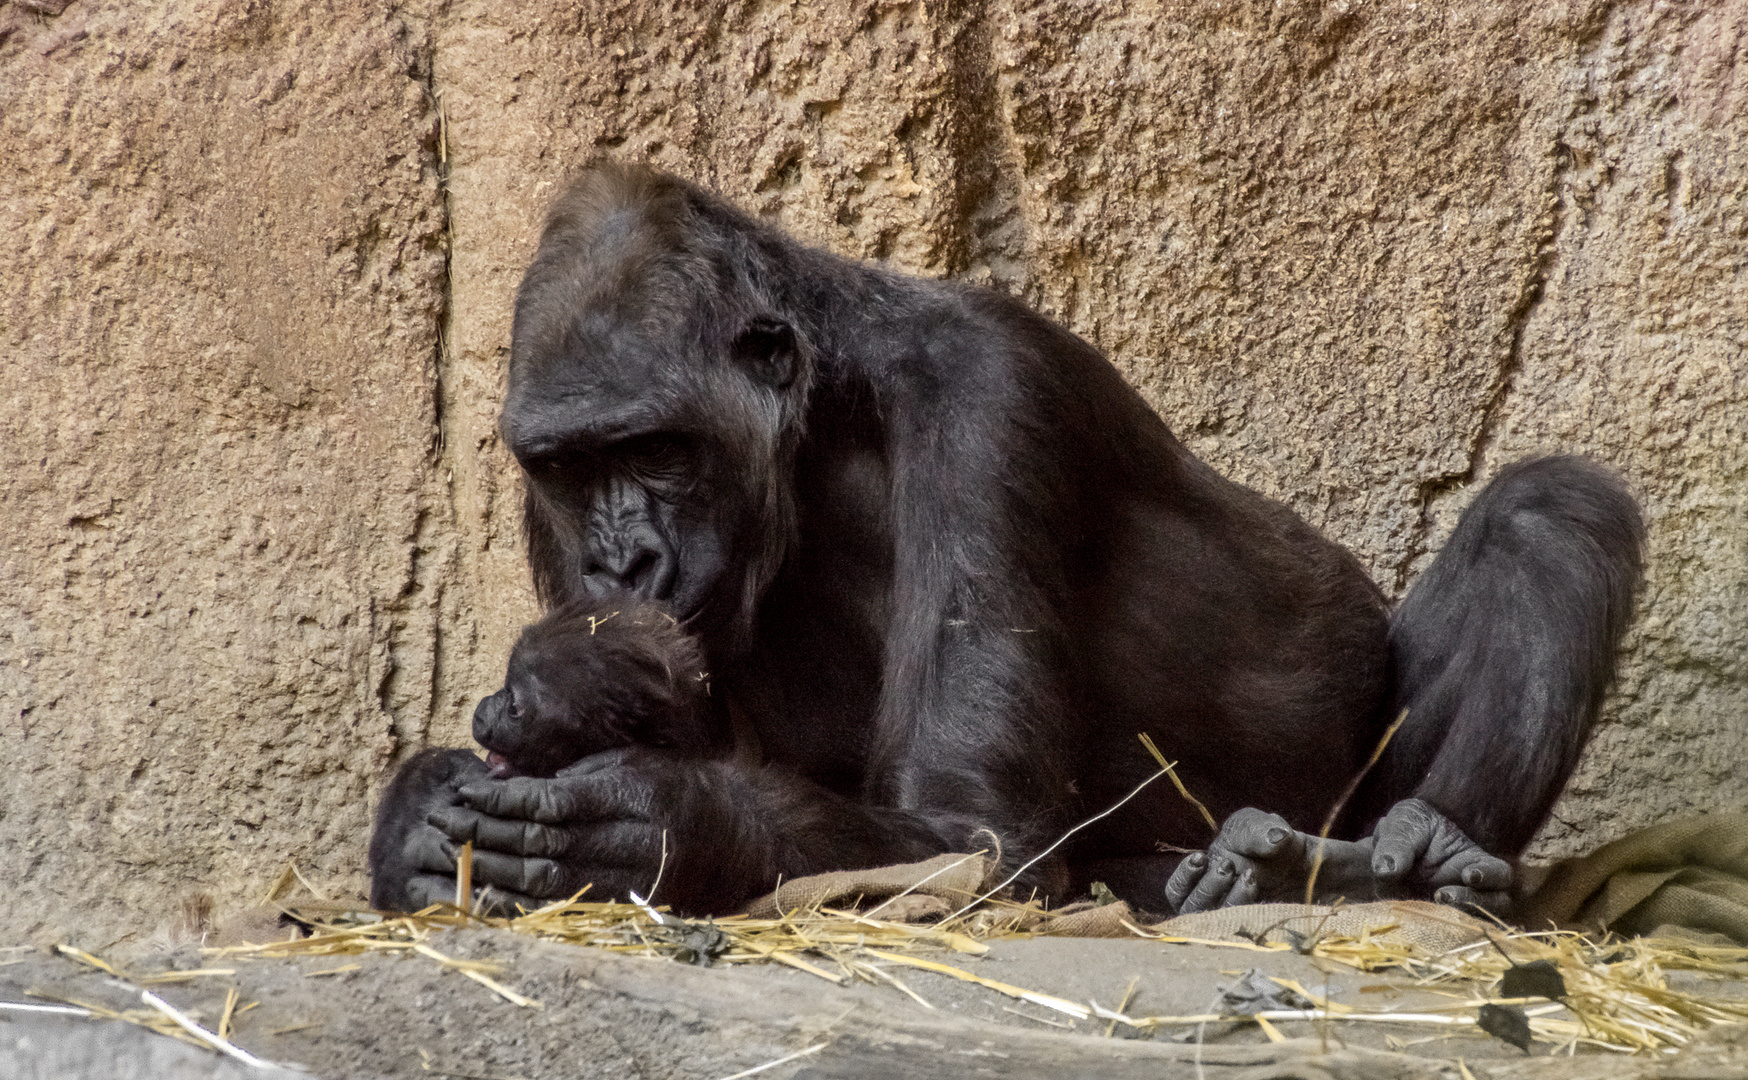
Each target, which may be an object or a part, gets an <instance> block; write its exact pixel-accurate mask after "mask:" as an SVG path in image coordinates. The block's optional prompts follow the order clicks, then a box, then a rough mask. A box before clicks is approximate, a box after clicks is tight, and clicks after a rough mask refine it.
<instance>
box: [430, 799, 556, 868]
mask: <svg viewBox="0 0 1748 1080" xmlns="http://www.w3.org/2000/svg"><path fill="white" fill-rule="evenodd" d="M430 821H431V824H432V825H434V826H436V827H437V828H439V829H441V830H443V832H444V833H445V834H446V835H447V836H448V837H449V838H450V840H452V841H453V842H454V843H456V844H465V843H467V842H468V841H470V840H471V841H472V842H473V845H474V847H475V849H476V850H479V851H500V852H504V853H505V854H509V855H520V856H525V857H526V856H548V857H556V856H559V855H563V854H564V853H565V852H566V851H568V850H570V846H571V845H570V835H569V834H568V833H567V832H566V831H565V830H563V829H559V828H555V827H553V826H551V825H541V824H539V823H538V822H533V821H505V820H504V819H502V818H495V817H490V816H488V815H486V814H482V813H480V812H479V811H477V810H470V809H468V808H467V807H465V806H456V807H448V808H445V809H440V810H434V811H432V812H431V817H430ZM451 863H452V864H453V859H452V860H451Z"/></svg>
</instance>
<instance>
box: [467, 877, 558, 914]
mask: <svg viewBox="0 0 1748 1080" xmlns="http://www.w3.org/2000/svg"><path fill="white" fill-rule="evenodd" d="M572 891H573V892H574V891H575V890H572ZM568 899H570V896H569V894H566V895H565V896H555V897H553V898H552V900H541V899H539V898H538V897H533V896H529V895H528V894H526V893H519V892H516V891H515V890H513V889H500V888H498V887H497V886H495V885H487V886H485V887H484V888H480V889H475V890H474V891H473V904H474V910H475V911H476V912H479V913H480V914H482V915H496V916H498V917H499V918H505V919H513V918H515V917H516V916H518V915H523V914H526V913H528V912H530V911H533V910H535V909H536V908H541V907H545V906H546V905H547V904H550V903H552V901H553V900H568Z"/></svg>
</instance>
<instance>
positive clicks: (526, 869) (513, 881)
mask: <svg viewBox="0 0 1748 1080" xmlns="http://www.w3.org/2000/svg"><path fill="white" fill-rule="evenodd" d="M473 880H474V883H475V884H479V885H490V886H492V887H494V888H497V889H507V890H509V891H511V892H517V893H524V894H526V895H528V896H531V897H535V898H538V899H543V900H557V899H561V898H562V897H564V896H569V895H570V894H571V893H572V892H574V891H575V890H574V889H567V888H566V887H565V885H566V882H565V874H564V868H563V867H561V866H560V865H559V864H558V863H556V862H554V861H552V860H551V859H524V858H521V857H520V856H516V855H505V854H502V853H501V852H496V851H475V852H474V853H473Z"/></svg>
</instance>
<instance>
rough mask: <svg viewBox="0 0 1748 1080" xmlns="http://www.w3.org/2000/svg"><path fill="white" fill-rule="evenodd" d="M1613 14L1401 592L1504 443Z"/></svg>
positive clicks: (1595, 27)
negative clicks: (1467, 424)
mask: <svg viewBox="0 0 1748 1080" xmlns="http://www.w3.org/2000/svg"><path fill="white" fill-rule="evenodd" d="M1613 15H1614V12H1613V5H1605V6H1604V12H1603V14H1602V16H1601V17H1600V19H1599V20H1598V22H1597V23H1593V24H1592V25H1591V27H1590V31H1591V32H1589V33H1586V34H1583V35H1581V36H1580V40H1579V44H1580V50H1581V51H1580V53H1579V55H1578V57H1577V61H1576V65H1575V66H1576V67H1577V68H1578V69H1579V70H1581V71H1582V72H1583V73H1584V78H1583V81H1582V84H1581V86H1580V89H1579V90H1578V91H1577V92H1576V97H1577V100H1576V101H1574V102H1573V107H1572V108H1570V109H1569V110H1568V111H1567V114H1566V116H1565V118H1564V119H1563V120H1562V121H1561V122H1560V124H1559V125H1558V128H1557V130H1556V131H1555V133H1554V138H1553V167H1552V169H1551V170H1550V171H1549V174H1548V182H1547V184H1546V186H1545V188H1544V189H1543V206H1544V210H1543V221H1542V223H1541V226H1540V228H1539V229H1538V230H1537V235H1536V251H1535V256H1534V258H1533V259H1532V260H1531V263H1530V267H1529V272H1528V274H1527V275H1526V277H1525V279H1524V282H1523V285H1522V287H1521V289H1520V290H1519V293H1518V298H1517V300H1516V302H1515V303H1514V304H1513V305H1512V307H1511V310H1510V311H1509V312H1508V313H1507V315H1506V319H1505V326H1504V328H1503V330H1502V331H1501V333H1502V335H1509V341H1508V342H1507V343H1506V345H1505V347H1504V351H1503V353H1502V354H1500V356H1499V357H1498V362H1497V366H1496V369H1495V371H1494V375H1493V381H1492V386H1491V388H1490V390H1489V391H1488V395H1487V401H1486V404H1484V405H1483V406H1482V408H1481V413H1480V418H1479V420H1478V421H1477V422H1476V424H1475V426H1474V428H1473V430H1472V432H1471V434H1470V437H1469V444H1468V447H1467V451H1466V455H1465V456H1466V459H1467V460H1466V462H1465V464H1464V466H1463V468H1462V469H1460V470H1457V471H1454V472H1444V473H1440V474H1439V475H1437V476H1434V477H1431V478H1428V479H1425V480H1422V481H1420V482H1419V483H1418V484H1416V486H1415V504H1416V505H1417V506H1418V507H1419V513H1418V518H1417V520H1416V522H1415V525H1414V532H1413V535H1412V536H1411V537H1410V539H1409V542H1408V544H1407V548H1406V553H1405V555H1404V556H1403V558H1402V560H1401V561H1400V562H1399V563H1398V564H1397V568H1396V575H1395V578H1396V579H1395V593H1396V595H1397V596H1401V595H1402V594H1403V593H1405V592H1406V591H1407V589H1408V586H1409V584H1410V581H1411V579H1412V578H1413V577H1414V576H1415V571H1416V569H1417V568H1418V567H1419V566H1420V564H1421V563H1422V562H1423V561H1424V560H1425V558H1426V557H1427V555H1428V554H1429V553H1430V552H1431V551H1432V546H1433V540H1434V533H1435V531H1436V528H1437V519H1438V517H1439V509H1440V507H1441V505H1442V504H1444V503H1445V502H1447V501H1449V500H1450V499H1453V498H1456V497H1459V496H1460V495H1461V494H1462V493H1463V492H1465V491H1466V490H1467V489H1468V488H1469V487H1470V485H1472V484H1473V483H1474V481H1475V480H1476V478H1477V477H1478V476H1480V475H1481V474H1482V472H1483V471H1484V470H1485V469H1486V467H1487V463H1488V460H1489V458H1490V457H1491V455H1492V452H1493V449H1494V447H1495V446H1496V445H1497V444H1498V442H1499V438H1500V433H1501V431H1502V430H1503V428H1504V425H1505V419H1506V416H1507V412H1508V404H1509V402H1510V400H1511V397H1512V394H1513V392H1514V391H1515V390H1516V389H1517V380H1518V376H1519V375H1520V374H1521V373H1522V371H1523V368H1524V340H1525V338H1526V336H1527V334H1528V332H1529V327H1530V324H1531V322H1532V321H1533V320H1534V318H1535V316H1536V313H1537V311H1539V310H1540V308H1541V306H1542V302H1543V300H1544V299H1546V296H1547V290H1548V283H1549V281H1550V280H1552V279H1553V276H1554V271H1555V268H1556V267H1557V266H1558V265H1559V263H1560V262H1561V258H1560V256H1561V254H1562V252H1564V251H1566V250H1567V248H1568V247H1569V244H1570V240H1569V237H1568V233H1569V232H1570V230H1571V228H1572V223H1573V219H1574V218H1575V217H1578V216H1580V215H1575V214H1574V213H1573V209H1574V205H1573V198H1572V193H1571V186H1572V183H1573V177H1574V174H1575V173H1576V171H1577V156H1578V155H1577V152H1576V151H1575V150H1574V148H1573V146H1572V142H1573V141H1575V136H1574V132H1575V131H1576V130H1578V129H1581V128H1582V126H1583V122H1584V120H1585V118H1586V117H1589V116H1591V115H1594V113H1595V112H1596V110H1597V109H1598V107H1599V102H1598V100H1597V98H1596V95H1595V92H1594V91H1593V90H1592V89H1591V84H1592V77H1593V74H1594V71H1595V67H1596V63H1597V59H1598V50H1599V47H1600V43H1601V42H1602V41H1603V40H1604V38H1605V31H1606V26H1607V24H1609V23H1610V22H1612V20H1613Z"/></svg>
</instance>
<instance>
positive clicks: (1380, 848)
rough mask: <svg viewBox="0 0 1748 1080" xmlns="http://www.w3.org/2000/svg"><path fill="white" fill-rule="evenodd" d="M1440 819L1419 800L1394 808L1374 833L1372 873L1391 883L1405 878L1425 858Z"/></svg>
mask: <svg viewBox="0 0 1748 1080" xmlns="http://www.w3.org/2000/svg"><path fill="white" fill-rule="evenodd" d="M1437 818H1438V815H1437V813H1436V812H1434V811H1433V810H1432V808H1431V807H1430V806H1427V805H1426V804H1425V803H1423V802H1421V801H1420V800H1418V799H1405V800H1403V801H1402V802H1399V803H1397V804H1396V805H1395V806H1392V807H1391V808H1390V810H1389V812H1388V813H1386V814H1385V815H1384V816H1383V818H1381V819H1380V820H1379V821H1378V824H1377V827H1376V828H1375V829H1373V830H1372V873H1374V874H1376V875H1377V876H1378V878H1379V879H1380V880H1383V881H1388V882H1397V881H1401V880H1402V879H1403V878H1404V877H1406V876H1407V875H1408V873H1409V871H1411V870H1413V869H1414V868H1415V867H1416V866H1418V865H1420V862H1421V860H1422V859H1423V858H1424V857H1425V856H1426V851H1427V848H1428V847H1429V846H1431V844H1432V840H1433V834H1434V831H1435V826H1436V824H1437Z"/></svg>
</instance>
